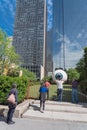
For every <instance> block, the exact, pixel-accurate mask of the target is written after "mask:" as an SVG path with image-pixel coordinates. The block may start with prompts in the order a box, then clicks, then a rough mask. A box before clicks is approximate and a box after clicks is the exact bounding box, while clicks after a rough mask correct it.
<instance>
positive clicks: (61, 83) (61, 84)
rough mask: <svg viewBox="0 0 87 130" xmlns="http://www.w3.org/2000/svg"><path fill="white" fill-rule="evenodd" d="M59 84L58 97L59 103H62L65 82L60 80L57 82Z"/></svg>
mask: <svg viewBox="0 0 87 130" xmlns="http://www.w3.org/2000/svg"><path fill="white" fill-rule="evenodd" d="M55 82H56V84H57V96H58V101H60V102H61V101H62V97H63V83H64V81H63V80H61V79H59V80H56V81H55Z"/></svg>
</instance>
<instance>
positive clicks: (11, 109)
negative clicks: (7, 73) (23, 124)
mask: <svg viewBox="0 0 87 130" xmlns="http://www.w3.org/2000/svg"><path fill="white" fill-rule="evenodd" d="M11 94H14V97H15V102H14V103H11V102H8V107H9V110H8V113H7V123H8V124H14V123H15V122H14V121H13V120H12V118H13V114H14V112H15V109H16V106H17V102H18V90H17V85H16V84H12V89H11V90H10V92H9V94H8V96H7V98H8V97H9V96H10V95H11Z"/></svg>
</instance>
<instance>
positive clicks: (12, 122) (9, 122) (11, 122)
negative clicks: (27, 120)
mask: <svg viewBox="0 0 87 130" xmlns="http://www.w3.org/2000/svg"><path fill="white" fill-rule="evenodd" d="M7 123H8V125H10V124H14V123H15V122H14V121H8V122H7Z"/></svg>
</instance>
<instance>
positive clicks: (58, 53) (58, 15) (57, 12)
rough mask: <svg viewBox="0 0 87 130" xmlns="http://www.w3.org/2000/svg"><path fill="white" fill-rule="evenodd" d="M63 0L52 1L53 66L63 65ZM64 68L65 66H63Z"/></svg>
mask: <svg viewBox="0 0 87 130" xmlns="http://www.w3.org/2000/svg"><path fill="white" fill-rule="evenodd" d="M63 11H64V10H63V0H54V1H53V56H54V58H53V63H54V64H53V66H54V69H55V68H56V67H61V68H64V67H65V63H64V62H65V61H64V60H65V59H64V58H65V57H64V56H65V55H64V51H65V50H64V12H63ZM64 69H65V68H64Z"/></svg>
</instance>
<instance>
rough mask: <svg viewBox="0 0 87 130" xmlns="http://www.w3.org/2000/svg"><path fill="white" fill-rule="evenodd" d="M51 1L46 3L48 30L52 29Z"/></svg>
mask: <svg viewBox="0 0 87 130" xmlns="http://www.w3.org/2000/svg"><path fill="white" fill-rule="evenodd" d="M52 1H53V0H48V1H47V11H48V30H49V29H51V28H52V13H53V12H52V6H53V3H52Z"/></svg>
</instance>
